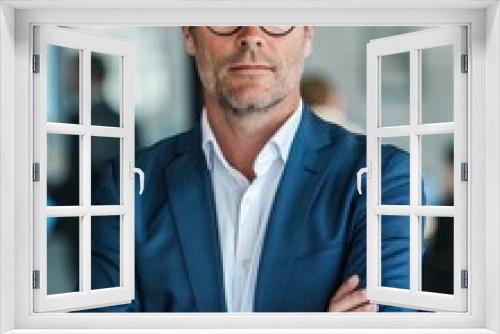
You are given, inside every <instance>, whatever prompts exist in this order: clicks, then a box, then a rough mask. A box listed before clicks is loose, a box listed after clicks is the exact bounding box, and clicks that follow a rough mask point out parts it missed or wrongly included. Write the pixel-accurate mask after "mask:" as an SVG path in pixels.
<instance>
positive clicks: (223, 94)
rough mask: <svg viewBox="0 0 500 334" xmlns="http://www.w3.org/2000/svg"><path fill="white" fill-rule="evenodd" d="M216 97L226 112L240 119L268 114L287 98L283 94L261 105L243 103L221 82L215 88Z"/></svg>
mask: <svg viewBox="0 0 500 334" xmlns="http://www.w3.org/2000/svg"><path fill="white" fill-rule="evenodd" d="M215 95H216V98H217V101H218V102H219V104H220V105H221V106H222V108H223V109H224V110H225V111H226V112H228V113H230V114H232V115H234V116H238V117H245V116H249V115H254V114H258V113H266V112H268V111H269V110H271V109H273V108H274V107H276V106H277V105H278V104H280V103H281V102H282V101H283V100H284V99H285V98H286V94H284V93H283V94H277V95H276V96H272V97H271V98H270V99H269V100H268V101H263V102H261V103H254V102H241V101H239V99H238V97H236V96H235V94H233V93H231V92H229V91H227V90H225V89H224V88H223V87H222V85H221V84H220V83H219V82H218V83H217V84H216V86H215Z"/></svg>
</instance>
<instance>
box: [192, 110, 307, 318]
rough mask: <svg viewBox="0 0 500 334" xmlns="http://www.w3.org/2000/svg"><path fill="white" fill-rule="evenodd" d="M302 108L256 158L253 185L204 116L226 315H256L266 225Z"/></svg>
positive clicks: (203, 130) (206, 149)
mask: <svg viewBox="0 0 500 334" xmlns="http://www.w3.org/2000/svg"><path fill="white" fill-rule="evenodd" d="M301 114H302V101H300V103H299V106H298V108H297V109H296V110H295V112H294V113H293V114H292V115H291V116H290V117H289V118H288V119H287V121H286V122H285V123H284V124H283V125H282V126H281V127H280V128H279V129H278V131H277V132H276V133H275V134H274V135H273V137H272V138H271V139H270V140H269V141H268V142H267V143H266V144H265V145H264V147H263V148H262V150H261V151H260V152H259V154H258V155H257V157H256V159H255V162H254V165H253V170H254V173H255V175H256V177H255V179H254V180H253V181H252V182H249V181H248V180H247V178H246V177H245V176H244V175H243V174H241V173H240V172H239V171H238V170H236V169H235V168H234V167H232V166H231V165H230V164H229V163H228V162H227V160H226V159H225V158H224V155H223V153H222V151H221V149H220V147H219V145H218V143H217V140H216V138H215V136H214V134H213V132H212V129H211V128H210V124H209V123H208V119H207V114H206V110H203V113H202V120H201V122H202V124H201V126H202V147H203V151H204V153H205V158H206V161H207V165H208V169H209V171H210V176H211V179H212V186H213V191H214V198H215V206H216V210H217V224H218V230H219V240H220V248H221V252H222V266H223V274H224V291H225V296H226V306H227V311H228V312H252V311H253V302H254V292H255V283H256V280H257V272H258V268H259V260H260V253H261V250H262V244H263V241H264V235H265V233H266V227H267V221H268V217H269V213H270V211H271V207H272V204H273V202H274V196H275V193H276V189H277V187H278V183H279V180H280V179H281V175H282V173H283V169H284V167H285V163H286V161H287V158H288V153H289V151H290V146H291V145H292V140H293V138H294V136H295V133H296V131H297V128H298V126H299V123H300V119H301Z"/></svg>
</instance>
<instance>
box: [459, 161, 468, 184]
mask: <svg viewBox="0 0 500 334" xmlns="http://www.w3.org/2000/svg"><path fill="white" fill-rule="evenodd" d="M460 179H461V180H462V181H468V180H469V165H468V164H467V163H466V162H462V163H461V164H460Z"/></svg>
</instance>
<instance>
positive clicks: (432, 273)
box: [420, 217, 453, 295]
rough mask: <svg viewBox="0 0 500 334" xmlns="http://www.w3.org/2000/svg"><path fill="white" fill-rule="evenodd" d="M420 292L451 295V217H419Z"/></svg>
mask: <svg viewBox="0 0 500 334" xmlns="http://www.w3.org/2000/svg"><path fill="white" fill-rule="evenodd" d="M420 221H421V222H422V225H423V229H424V236H425V238H424V240H423V247H422V250H423V254H422V255H423V256H422V291H428V292H438V293H446V294H451V295H452V294H453V217H420Z"/></svg>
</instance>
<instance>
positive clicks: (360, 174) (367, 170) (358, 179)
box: [356, 163, 370, 195]
mask: <svg viewBox="0 0 500 334" xmlns="http://www.w3.org/2000/svg"><path fill="white" fill-rule="evenodd" d="M365 173H366V176H367V177H370V164H369V163H368V166H367V167H363V168H361V169H360V170H358V173H357V174H356V185H357V188H358V194H360V195H362V194H363V190H362V189H361V178H362V177H363V174H365Z"/></svg>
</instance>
